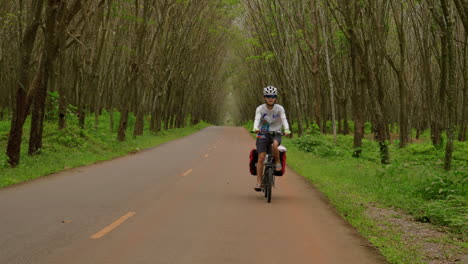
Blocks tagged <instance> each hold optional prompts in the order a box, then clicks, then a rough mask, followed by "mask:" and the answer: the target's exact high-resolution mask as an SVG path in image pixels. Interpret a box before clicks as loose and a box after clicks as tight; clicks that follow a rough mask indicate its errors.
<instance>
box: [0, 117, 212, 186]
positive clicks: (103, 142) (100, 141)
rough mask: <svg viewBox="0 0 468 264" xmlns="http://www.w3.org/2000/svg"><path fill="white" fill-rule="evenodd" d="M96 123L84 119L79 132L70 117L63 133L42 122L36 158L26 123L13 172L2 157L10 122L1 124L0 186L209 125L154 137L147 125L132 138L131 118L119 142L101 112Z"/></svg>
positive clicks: (51, 122)
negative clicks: (30, 153) (30, 148)
mask: <svg viewBox="0 0 468 264" xmlns="http://www.w3.org/2000/svg"><path fill="white" fill-rule="evenodd" d="M114 119H115V120H116V122H117V121H118V113H117V114H116V115H115V117H114ZM99 121H100V125H99V128H98V129H97V130H95V129H94V120H87V122H86V128H87V129H84V130H82V129H80V128H79V127H78V124H77V120H76V118H74V117H69V120H68V126H67V128H66V129H65V130H63V131H60V130H58V129H57V122H56V120H48V121H46V122H45V123H44V139H43V149H42V150H41V154H39V155H35V156H28V155H27V148H28V136H29V121H28V122H27V123H26V125H25V131H24V136H23V138H24V139H23V144H22V151H21V162H20V165H19V166H18V167H17V168H14V169H12V168H9V166H8V164H7V157H6V154H5V149H6V143H7V137H8V130H9V125H10V123H9V122H8V121H0V150H1V152H0V162H1V164H0V187H5V186H9V185H13V184H16V183H20V182H24V181H27V180H31V179H35V178H39V177H42V176H45V175H49V174H52V173H56V172H59V171H63V170H66V169H69V168H74V167H79V166H83V165H88V164H92V163H96V162H98V161H104V160H110V159H113V158H115V157H119V156H124V155H126V154H128V153H131V152H135V151H139V150H142V149H145V148H150V147H154V146H157V145H159V144H162V143H165V142H168V141H171V140H174V139H177V138H180V137H184V136H187V135H190V134H192V133H194V132H196V131H199V130H200V129H202V128H204V127H207V126H208V124H206V123H200V124H198V125H196V126H189V127H186V128H181V129H172V130H168V131H161V132H159V133H158V134H154V133H151V132H150V131H149V130H148V127H149V126H148V124H145V131H144V135H143V136H140V137H137V138H133V136H132V129H133V124H134V118H133V117H131V118H130V120H129V128H128V131H127V140H126V141H125V142H118V141H117V139H116V138H117V136H116V133H115V132H110V129H109V114H107V113H104V114H103V115H101V116H100V120H99Z"/></svg>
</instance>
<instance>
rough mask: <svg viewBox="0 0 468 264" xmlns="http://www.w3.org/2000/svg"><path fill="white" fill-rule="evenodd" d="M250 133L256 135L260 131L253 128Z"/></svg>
mask: <svg viewBox="0 0 468 264" xmlns="http://www.w3.org/2000/svg"><path fill="white" fill-rule="evenodd" d="M252 133H256V134H258V133H260V130H259V129H256V128H254V129H252Z"/></svg>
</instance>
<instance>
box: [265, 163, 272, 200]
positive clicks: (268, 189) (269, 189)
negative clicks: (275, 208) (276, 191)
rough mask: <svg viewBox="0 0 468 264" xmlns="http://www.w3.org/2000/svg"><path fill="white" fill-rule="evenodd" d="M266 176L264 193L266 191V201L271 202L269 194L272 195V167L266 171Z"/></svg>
mask: <svg viewBox="0 0 468 264" xmlns="http://www.w3.org/2000/svg"><path fill="white" fill-rule="evenodd" d="M266 176H267V185H266V186H265V187H266V188H265V189H266V193H267V202H268V203H271V195H272V187H273V177H274V176H273V169H271V168H270V169H269V170H268V171H267V173H266Z"/></svg>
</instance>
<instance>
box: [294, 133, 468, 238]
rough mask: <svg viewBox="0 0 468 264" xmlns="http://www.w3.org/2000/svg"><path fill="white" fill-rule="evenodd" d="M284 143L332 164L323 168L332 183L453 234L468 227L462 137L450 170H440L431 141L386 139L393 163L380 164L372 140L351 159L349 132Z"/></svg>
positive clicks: (439, 154)
mask: <svg viewBox="0 0 468 264" xmlns="http://www.w3.org/2000/svg"><path fill="white" fill-rule="evenodd" d="M289 145H290V146H291V145H293V146H295V147H296V148H297V150H298V151H300V152H302V153H303V152H306V153H310V154H311V156H308V157H309V159H311V160H312V159H317V158H319V157H320V158H322V159H324V160H327V161H328V162H331V163H332V164H334V165H335V166H336V167H335V168H334V170H335V171H330V170H329V169H327V172H330V173H331V175H334V176H333V177H334V178H333V179H334V181H335V184H340V185H346V187H347V188H348V189H352V190H353V192H355V193H357V194H360V195H363V196H365V197H366V198H367V199H368V200H369V201H373V202H378V203H379V204H381V205H382V206H386V207H395V208H399V209H402V210H404V211H405V212H406V213H409V214H411V215H413V216H414V217H415V219H416V220H419V221H421V222H430V223H432V224H435V225H440V226H447V227H449V228H450V229H451V231H452V232H454V233H458V234H464V233H466V231H467V230H466V228H467V226H466V223H467V222H468V214H467V205H468V199H467V197H468V196H467V190H468V177H467V175H468V173H467V168H466V164H467V161H468V160H467V158H468V144H467V143H466V142H456V144H455V152H454V157H453V169H452V170H451V171H449V172H446V171H444V170H443V169H442V164H443V157H444V153H443V150H438V149H436V148H434V147H433V146H432V145H431V144H430V143H417V144H411V145H409V146H408V147H407V148H405V149H399V148H398V147H397V146H396V145H395V144H391V145H390V153H391V157H392V162H391V164H389V165H385V166H382V165H381V164H380V162H379V152H378V145H377V143H375V142H373V141H369V140H364V141H363V156H362V157H361V158H359V159H356V158H352V157H351V153H352V148H351V146H352V137H351V136H339V137H338V142H337V145H335V144H333V143H332V138H331V136H322V135H307V136H304V137H302V138H299V139H294V140H292V141H290V142H289ZM293 160H294V159H293ZM293 162H294V161H293ZM341 168H344V170H340V169H341ZM313 180H314V181H321V180H323V179H322V178H317V179H313Z"/></svg>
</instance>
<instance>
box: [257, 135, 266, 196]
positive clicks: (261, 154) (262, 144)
mask: <svg viewBox="0 0 468 264" xmlns="http://www.w3.org/2000/svg"><path fill="white" fill-rule="evenodd" d="M267 149H268V139H267V138H265V137H260V138H257V153H258V163H257V186H259V185H261V184H262V176H263V162H264V161H265V156H266V153H267ZM257 186H256V188H255V189H256V190H257V189H258V188H257Z"/></svg>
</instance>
